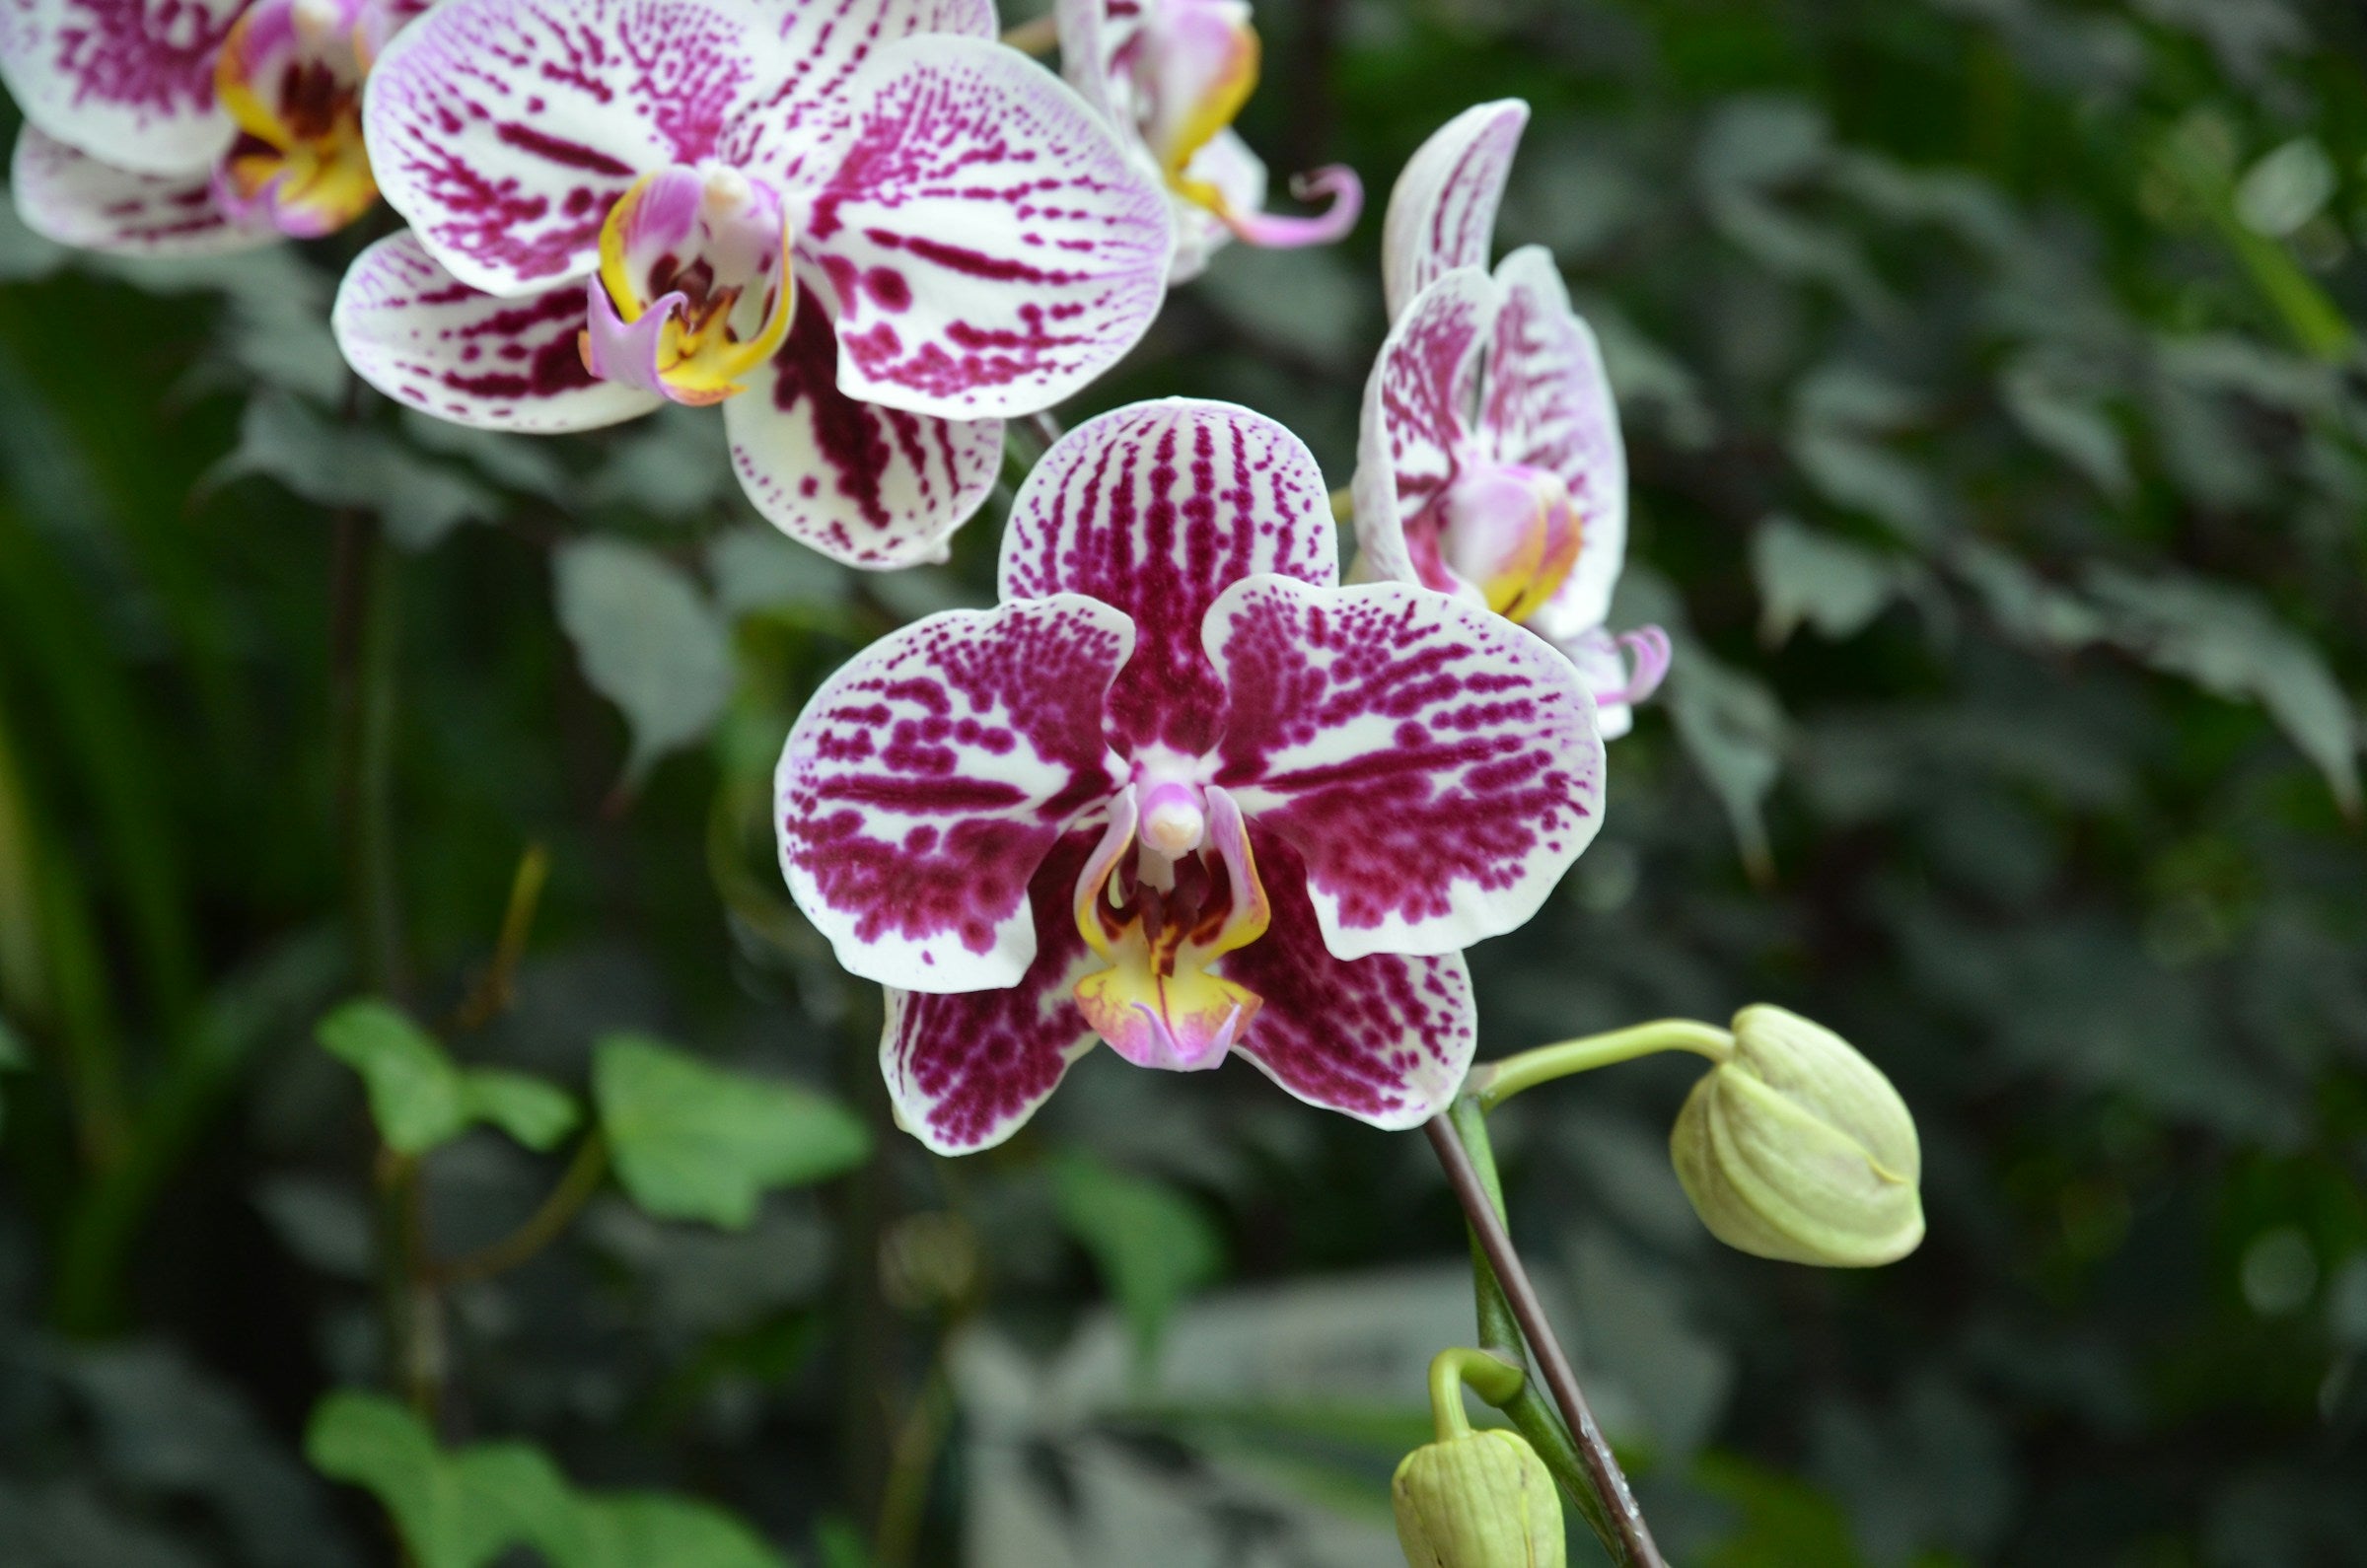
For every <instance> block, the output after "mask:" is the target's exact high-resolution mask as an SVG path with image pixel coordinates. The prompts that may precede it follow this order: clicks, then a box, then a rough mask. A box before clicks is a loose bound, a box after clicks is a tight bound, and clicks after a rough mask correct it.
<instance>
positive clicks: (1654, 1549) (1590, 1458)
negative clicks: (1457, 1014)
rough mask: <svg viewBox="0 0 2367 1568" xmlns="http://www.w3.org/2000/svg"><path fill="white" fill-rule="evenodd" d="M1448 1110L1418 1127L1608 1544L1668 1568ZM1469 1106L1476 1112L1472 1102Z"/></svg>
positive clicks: (1627, 1559)
mask: <svg viewBox="0 0 2367 1568" xmlns="http://www.w3.org/2000/svg"><path fill="white" fill-rule="evenodd" d="M1451 1114H1452V1113H1448V1114H1441V1115H1437V1116H1433V1117H1431V1118H1430V1120H1429V1121H1428V1122H1427V1123H1425V1124H1424V1126H1423V1129H1422V1130H1423V1131H1424V1132H1426V1133H1428V1134H1429V1137H1430V1146H1431V1148H1433V1149H1434V1150H1436V1151H1437V1153H1438V1163H1439V1164H1440V1165H1441V1166H1443V1167H1444V1168H1445V1169H1446V1173H1447V1182H1448V1185H1450V1186H1452V1187H1453V1188H1454V1189H1455V1197H1456V1200H1457V1201H1458V1202H1459V1203H1461V1204H1462V1205H1463V1212H1464V1217H1465V1218H1466V1219H1467V1220H1469V1221H1470V1227H1471V1233H1472V1235H1473V1237H1474V1238H1476V1240H1477V1242H1478V1245H1479V1249H1480V1251H1481V1252H1482V1253H1484V1254H1485V1258H1486V1262H1487V1266H1488V1269H1489V1271H1490V1272H1491V1273H1493V1275H1494V1276H1495V1280H1496V1283H1497V1284H1498V1285H1499V1286H1501V1287H1502V1290H1503V1296H1504V1302H1505V1305H1506V1306H1507V1307H1508V1308H1509V1310H1510V1312H1511V1315H1512V1318H1513V1320H1514V1321H1515V1322H1516V1323H1517V1324H1518V1325H1519V1327H1520V1332H1521V1336H1522V1337H1523V1338H1524V1339H1526V1340H1527V1341H1528V1344H1529V1349H1530V1352H1531V1354H1532V1355H1534V1356H1535V1358H1536V1360H1537V1367H1538V1372H1539V1375H1540V1376H1541V1377H1542V1380H1543V1382H1544V1385H1545V1388H1546V1390H1548V1391H1550V1392H1551V1394H1552V1395H1553V1402H1554V1404H1555V1405H1556V1406H1557V1407H1558V1408H1559V1409H1560V1411H1561V1417H1562V1420H1563V1421H1564V1422H1565V1423H1567V1425H1568V1429H1569V1435H1570V1437H1571V1438H1572V1439H1573V1440H1574V1441H1575V1442H1576V1444H1577V1448H1578V1459H1579V1462H1580V1464H1581V1466H1582V1467H1583V1471H1584V1474H1585V1476H1586V1480H1587V1489H1588V1490H1589V1491H1591V1492H1592V1493H1593V1494H1594V1501H1595V1502H1596V1503H1597V1504H1599V1505H1600V1506H1601V1508H1602V1510H1603V1512H1604V1514H1605V1515H1606V1516H1607V1517H1608V1520H1609V1523H1610V1526H1611V1532H1610V1533H1611V1537H1612V1538H1611V1539H1610V1540H1609V1541H1607V1542H1606V1544H1608V1545H1610V1546H1612V1547H1613V1551H1614V1556H1615V1557H1616V1559H1617V1560H1618V1561H1619V1562H1620V1563H1621V1564H1623V1565H1627V1568H1667V1563H1666V1560H1665V1559H1664V1558H1663V1557H1662V1556H1661V1555H1660V1547H1659V1546H1658V1545H1657V1544H1655V1543H1654V1541H1653V1539H1652V1531H1651V1528H1650V1527H1649V1526H1647V1525H1646V1524H1645V1523H1644V1514H1643V1510H1642V1509H1641V1508H1640V1507H1638V1506H1637V1504H1636V1501H1635V1493H1634V1492H1633V1491H1632V1490H1631V1489H1630V1488H1629V1487H1628V1485H1627V1476H1626V1474H1625V1472H1623V1471H1622V1470H1621V1469H1620V1468H1619V1461H1618V1460H1617V1458H1616V1457H1615V1456H1614V1455H1613V1453H1612V1452H1611V1444H1610V1443H1609V1442H1608V1441H1607V1440H1606V1439H1605V1438H1604V1436H1603V1429H1602V1428H1601V1427H1600V1426H1598V1425H1596V1423H1595V1413H1594V1410H1593V1408H1592V1407H1591V1406H1589V1405H1588V1404H1587V1402H1586V1394H1585V1392H1584V1391H1583V1390H1581V1389H1580V1388H1579V1387H1578V1378H1577V1374H1576V1373H1574V1372H1573V1371H1571V1369H1570V1361H1569V1357H1568V1356H1567V1355H1565V1354H1564V1353H1563V1352H1562V1348H1561V1341H1560V1340H1558V1339H1556V1338H1555V1337H1554V1336H1553V1325H1552V1324H1551V1323H1550V1322H1549V1321H1548V1320H1547V1319H1546V1318H1545V1310H1544V1304H1543V1303H1542V1302H1541V1301H1539V1300H1538V1295H1537V1287H1536V1286H1535V1285H1533V1284H1531V1283H1530V1281H1529V1271H1528V1269H1527V1268H1526V1267H1525V1266H1523V1264H1522V1262H1521V1254H1520V1253H1519V1252H1518V1251H1516V1250H1514V1248H1513V1245H1512V1238H1511V1237H1510V1236H1509V1235H1508V1234H1506V1232H1505V1229H1504V1222H1503V1220H1502V1218H1501V1217H1500V1215H1499V1213H1498V1205H1499V1204H1500V1203H1501V1201H1502V1199H1501V1196H1500V1195H1499V1194H1496V1193H1493V1192H1490V1191H1489V1189H1488V1186H1487V1184H1486V1183H1485V1182H1483V1181H1482V1180H1481V1179H1480V1176H1479V1172H1478V1169H1477V1168H1476V1167H1475V1166H1474V1165H1473V1164H1472V1163H1471V1156H1470V1151H1469V1150H1467V1149H1466V1148H1465V1147H1464V1142H1463V1139H1462V1137H1461V1136H1460V1135H1459V1134H1458V1133H1457V1131H1456V1127H1455V1122H1454V1120H1452V1119H1451ZM1473 1114H1474V1115H1476V1114H1478V1112H1477V1110H1476V1107H1474V1110H1473ZM1590 1523H1591V1521H1590Z"/></svg>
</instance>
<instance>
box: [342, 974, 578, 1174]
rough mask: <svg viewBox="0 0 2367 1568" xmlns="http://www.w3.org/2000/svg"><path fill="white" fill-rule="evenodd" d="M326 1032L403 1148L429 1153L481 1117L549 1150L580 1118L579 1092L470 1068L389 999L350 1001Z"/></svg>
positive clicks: (382, 1126) (382, 1125)
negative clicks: (574, 1095) (576, 1096)
mask: <svg viewBox="0 0 2367 1568" xmlns="http://www.w3.org/2000/svg"><path fill="white" fill-rule="evenodd" d="M319 1034H320V1039H321V1043H322V1045H323V1047H324V1048H326V1050H327V1051H328V1053H329V1054H330V1055H332V1056H334V1057H336V1058H337V1059H338V1060H339V1061H341V1062H343V1063H345V1064H346V1065H347V1066H348V1067H351V1068H352V1069H353V1070H354V1071H355V1072H357V1073H359V1074H361V1075H362V1087H363V1088H364V1089H365V1090H366V1091H367V1092H368V1093H369V1096H370V1119H371V1120H373V1121H375V1122H376V1123H378V1130H379V1135H380V1136H381V1137H383V1138H385V1139H386V1140H387V1147H388V1148H390V1149H393V1150H394V1152H395V1153H397V1154H407V1155H421V1154H425V1153H427V1151H428V1150H430V1149H433V1148H435V1147H437V1146H438V1145H440V1144H446V1143H450V1142H451V1141H452V1140H453V1139H455V1138H457V1137H459V1136H460V1135H461V1134H462V1133H463V1132H466V1130H467V1129H468V1127H469V1126H470V1125H471V1124H472V1123H475V1122H479V1121H484V1122H490V1123H492V1124H493V1125H494V1126H496V1127H499V1128H500V1129H501V1130H502V1131H504V1132H506V1133H508V1134H509V1135H510V1136H511V1137H513V1138H515V1139H517V1140H518V1141H519V1142H520V1143H522V1144H525V1145H526V1146H527V1147H528V1148H530V1149H543V1150H546V1149H551V1148H554V1147H556V1146H557V1144H558V1142H559V1140H560V1139H562V1138H564V1137H566V1136H567V1134H568V1133H569V1132H571V1131H573V1130H574V1128H575V1125H576V1122H577V1121H578V1120H579V1119H580V1118H579V1114H578V1112H577V1109H576V1105H575V1102H574V1100H573V1099H572V1098H570V1097H569V1096H568V1095H567V1094H566V1093H565V1092H564V1091H563V1090H560V1089H557V1088H554V1087H553V1086H551V1085H549V1084H546V1083H544V1082H542V1081H541V1080H540V1079H538V1078H532V1077H529V1076H527V1075H526V1074H524V1073H514V1072H507V1071H504V1070H502V1069H500V1068H493V1067H471V1068H467V1069H463V1068H462V1067H460V1066H459V1065H458V1064H457V1063H455V1062H454V1061H453V1059H452V1057H451V1055H450V1054H449V1053H447V1052H446V1051H445V1049H444V1047H443V1045H442V1044H441V1043H439V1042H438V1041H437V1039H436V1038H435V1036H434V1035H432V1034H430V1033H427V1032H426V1031H425V1030H423V1029H421V1028H420V1027H419V1026H418V1025H416V1024H414V1023H412V1022H411V1021H410V1019H408V1018H407V1017H405V1016H404V1015H403V1014H402V1013H401V1012H399V1011H398V1010H396V1009H395V1008H393V1007H390V1006H389V1005H387V1004H386V1003H385V1002H381V1001H377V1000H374V999H370V998H363V999H361V1000H358V1001H353V1002H348V1003H346V1004H345V1005H344V1006H342V1007H340V1008H338V1009H336V1010H335V1011H334V1012H332V1013H330V1014H329V1015H328V1016H327V1017H326V1018H324V1019H323V1020H322V1021H321V1025H320V1029H319Z"/></svg>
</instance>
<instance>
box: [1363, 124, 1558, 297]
mask: <svg viewBox="0 0 2367 1568" xmlns="http://www.w3.org/2000/svg"><path fill="white" fill-rule="evenodd" d="M1528 123H1529V106H1528V105H1527V104H1525V103H1523V102H1521V100H1519V99H1517V98H1507V99H1503V100H1500V101H1498V102H1496V103H1493V104H1479V105H1475V106H1473V107H1470V108H1467V109H1465V110H1464V111H1463V112H1462V113H1460V114H1458V115H1456V116H1455V117H1454V118H1453V119H1451V120H1449V121H1447V123H1446V124H1444V125H1442V126H1440V127H1439V128H1438V129H1437V130H1436V131H1435V132H1433V133H1432V134H1431V137H1430V139H1429V140H1428V141H1426V142H1424V143H1422V145H1421V147H1420V148H1419V150H1417V151H1416V152H1415V153H1414V155H1413V157H1412V158H1410V159H1408V160H1407V161H1406V164H1405V169H1404V172H1403V173H1401V174H1399V176H1398V183H1397V186H1396V188H1394V189H1393V190H1391V192H1390V195H1389V215H1388V216H1387V217H1386V218H1384V219H1383V220H1382V225H1381V281H1382V288H1383V292H1384V293H1385V294H1386V295H1387V296H1388V299H1389V315H1390V320H1392V321H1396V320H1397V319H1398V318H1399V317H1400V316H1402V315H1404V314H1405V308H1406V307H1407V306H1409V305H1411V304H1412V303H1413V299H1414V296H1415V295H1417V294H1419V293H1421V292H1422V290H1423V289H1424V288H1426V287H1428V286H1429V284H1430V282H1431V280H1432V279H1434V278H1436V277H1438V276H1439V275H1440V274H1442V273H1446V272H1451V271H1453V270H1454V269H1455V268H1457V267H1470V266H1475V267H1484V266H1486V265H1487V251H1488V244H1489V241H1490V240H1491V238H1492V237H1493V236H1494V234H1495V228H1496V208H1497V206H1498V205H1499V204H1500V203H1501V202H1502V201H1503V199H1504V179H1505V177H1506V176H1507V175H1509V174H1510V173H1511V172H1512V156H1513V154H1514V153H1515V152H1517V151H1519V150H1520V145H1521V132H1522V130H1523V129H1525V128H1526V127H1527V126H1528Z"/></svg>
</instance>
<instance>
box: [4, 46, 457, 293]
mask: <svg viewBox="0 0 2367 1568" xmlns="http://www.w3.org/2000/svg"><path fill="white" fill-rule="evenodd" d="M424 3H425V0H251V3H246V0H173V3H171V4H165V5H136V4H134V5H127V4H122V3H119V0H7V3H6V4H5V6H4V8H0V77H5V78H6V80H7V83H8V88H9V91H10V92H11V93H12V94H14V95H15V97H16V100H17V105H18V107H20V108H22V109H23V110H24V111H25V119H26V122H27V123H26V126H25V129H24V131H23V132H22V133H21V134H20V135H19V136H18V138H17V147H16V155H15V158H14V160H13V162H12V168H11V171H10V184H11V186H12V188H13V189H14V191H15V193H16V200H17V210H18V211H19V212H20V213H21V214H22V215H23V216H24V219H25V222H26V225H27V227H29V228H31V229H33V230H34V231H35V232H36V233H38V234H42V235H46V236H48V237H49V238H50V239H52V240H56V241H59V242H61V243H63V244H66V245H72V246H79V247H82V248H84V249H94V250H108V251H114V252H117V253H120V254H129V255H150V256H163V255H203V254H213V253H219V252H223V251H228V250H238V249H247V248H250V247H252V246H257V245H264V244H268V243H269V242H271V241H273V240H277V239H280V238H283V237H287V238H295V239H312V238H315V237H317V236H320V235H324V234H329V233H333V232H334V231H336V230H338V229H342V228H343V227H345V226H346V225H347V224H349V223H351V222H353V221H354V220H355V219H356V218H358V217H360V216H361V215H362V214H363V213H364V212H367V211H368V210H369V209H370V207H371V206H372V205H373V204H374V203H376V201H377V200H378V186H377V185H376V183H375V182H374V181H373V180H372V178H371V173H370V159H369V155H368V153H367V152H366V151H365V150H364V148H363V145H362V120H361V100H362V79H363V77H364V76H365V75H366V74H367V73H368V71H369V69H370V62H371V59H372V57H373V56H374V55H375V54H376V53H377V51H378V50H379V49H380V48H381V47H382V46H383V45H384V44H385V43H386V41H387V40H388V39H389V38H390V37H392V36H394V32H395V30H396V29H398V28H400V27H401V26H402V25H403V24H404V23H405V22H407V21H409V20H410V18H411V17H412V16H413V15H415V14H416V13H417V12H418V11H419V10H420V9H421V7H422V6H423V4H424Z"/></svg>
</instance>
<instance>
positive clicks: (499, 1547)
mask: <svg viewBox="0 0 2367 1568" xmlns="http://www.w3.org/2000/svg"><path fill="white" fill-rule="evenodd" d="M304 1452H305V1457H306V1458H307V1459H309V1460H311V1461H312V1462H313V1466H314V1468H316V1469H318V1470H320V1471H321V1472H322V1473H323V1474H324V1475H329V1476H333V1477H335V1478H336V1479H338V1480H341V1481H351V1482H352V1483H354V1484H355V1485H357V1486H361V1487H365V1488H367V1489H368V1490H369V1491H370V1492H371V1493H373V1494H374V1495H375V1496H376V1497H377V1498H378V1500H379V1502H380V1503H382V1504H384V1505H385V1507H386V1510H387V1512H388V1513H389V1514H390V1515H392V1516H393V1517H394V1528H395V1530H396V1531H397V1532H399V1533H400V1534H401V1536H402V1542H403V1545H404V1547H405V1548H406V1549H407V1550H408V1551H409V1552H410V1555H411V1557H412V1559H413V1560H414V1561H415V1562H416V1563H417V1564H418V1568H482V1565H483V1564H486V1563H489V1562H491V1561H493V1560H494V1559H495V1558H497V1557H499V1556H500V1555H501V1554H502V1553H503V1552H505V1551H507V1550H508V1549H509V1548H510V1547H511V1546H512V1545H513V1544H516V1543H517V1542H519V1541H522V1540H534V1541H538V1542H539V1541H542V1540H545V1539H548V1538H550V1537H552V1536H554V1535H564V1534H565V1533H566V1532H568V1531H569V1530H570V1528H571V1526H572V1515H573V1512H574V1501H573V1498H572V1496H571V1494H570V1492H569V1489H568V1485H567V1479H566V1477H565V1476H563V1475H561V1474H560V1473H559V1471H558V1468H557V1466H555V1465H553V1464H552V1463H551V1462H550V1461H549V1460H548V1459H547V1458H545V1457H544V1456H543V1455H542V1454H541V1452H540V1451H538V1450H537V1449H534V1448H532V1447H529V1446H528V1445H525V1444H521V1443H487V1444H479V1445H478V1446H476V1447H474V1448H470V1449H466V1450H463V1451H461V1452H459V1453H457V1454H450V1455H447V1454H446V1453H445V1452H444V1451H443V1450H442V1449H440V1448H439V1447H438V1446H437V1445H436V1441H435V1439H434V1437H432V1436H431V1435H430V1434H429V1432H428V1430H427V1428H426V1426H425V1425H424V1424H423V1423H422V1422H421V1421H420V1420H419V1418H418V1417H417V1416H415V1415H413V1414H412V1413H411V1412H410V1411H408V1410H406V1409H404V1408H403V1407H402V1406H401V1405H399V1404H396V1403H395V1402H394V1400H392V1399H388V1398H384V1397H382V1396H380V1395H377V1394H370V1393H356V1392H350V1391H347V1392H338V1393H332V1394H330V1395H329V1396H328V1397H327V1398H325V1399H323V1400H322V1401H321V1404H320V1405H319V1407H318V1408H316V1409H315V1410H314V1412H313V1419H312V1424H311V1426H310V1428H309V1429H308V1430H307V1431H306V1433H305V1441H304Z"/></svg>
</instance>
